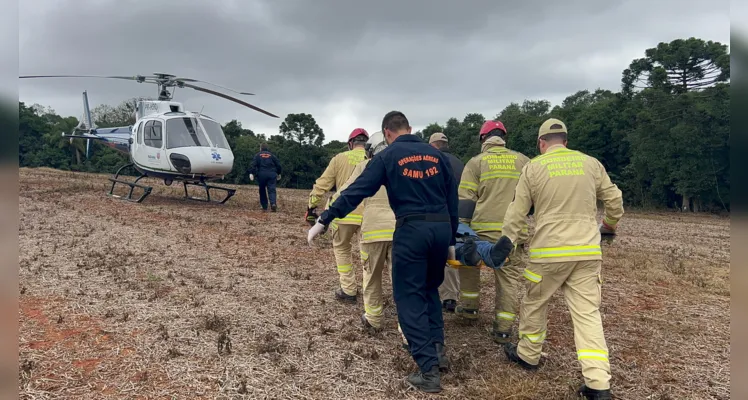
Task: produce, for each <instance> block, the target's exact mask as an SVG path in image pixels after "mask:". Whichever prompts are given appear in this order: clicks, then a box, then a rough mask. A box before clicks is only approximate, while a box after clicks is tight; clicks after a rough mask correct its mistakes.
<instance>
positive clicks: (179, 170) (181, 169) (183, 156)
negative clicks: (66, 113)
mask: <svg viewBox="0 0 748 400" xmlns="http://www.w3.org/2000/svg"><path fill="white" fill-rule="evenodd" d="M20 78H22V79H28V78H105V79H122V80H131V81H135V82H138V83H152V84H156V85H157V86H158V98H157V100H140V101H137V103H136V106H135V123H134V124H133V125H131V126H125V127H115V128H97V127H96V126H95V124H94V123H93V121H92V119H91V112H90V108H89V105H88V93H87V92H85V91H84V92H83V119H82V120H81V122H80V123H79V124H78V126H77V127H76V128H75V129H74V131H73V132H72V133H70V134H66V133H64V132H63V133H62V136H63V137H64V138H70V140H71V141H72V140H73V139H87V146H86V153H87V154H86V156H88V152H89V147H90V146H89V145H90V141H91V140H99V141H102V142H103V143H104V144H106V145H107V146H109V147H111V148H113V149H115V150H118V151H120V152H122V153H125V154H127V155H129V159H130V160H129V161H130V162H129V163H128V164H125V165H123V166H122V167H120V168H119V169H117V171H116V172H115V173H114V175H113V176H112V177H110V178H109V181H110V182H111V183H112V185H111V189H110V190H109V193H107V195H108V196H110V197H114V198H119V199H123V200H127V201H131V202H135V203H140V202H142V201H143V200H144V199H145V198H146V197H148V195H149V194H150V193H151V191H152V189H153V188H152V187H151V186H147V185H144V184H142V183H139V182H140V180H141V179H143V178H157V179H162V180H163V182H164V184H165V185H166V186H171V185H172V183H174V182H175V181H178V182H182V184H183V185H184V197H185V198H187V199H190V200H199V201H205V202H217V203H219V204H224V203H225V202H226V201H228V200H229V199H230V198H231V197H232V196H233V195H234V193H235V192H236V190H235V189H230V188H225V187H221V186H215V185H211V184H210V183H209V182H211V181H215V180H219V179H223V178H224V177H225V176H226V175H227V174H229V173H230V172H231V170H232V168H233V164H234V154H233V153H232V152H231V148H230V146H229V144H228V141H227V140H226V136H225V135H224V133H223V129H222V128H221V124H219V123H218V122H217V121H216V120H214V119H213V118H211V117H209V116H207V115H205V114H203V113H202V111H201V112H194V111H187V110H185V109H184V106H183V104H182V103H180V102H176V101H173V95H174V92H175V91H176V89H177V88H185V87H186V88H191V89H195V90H197V91H200V92H204V93H208V94H212V95H214V96H218V97H221V98H224V99H227V100H230V101H233V102H235V103H238V104H241V105H243V106H245V107H248V108H251V109H253V110H255V111H258V112H261V113H263V114H265V115H268V116H270V117H273V118H278V116H277V115H275V114H272V113H270V112H268V111H265V110H263V109H261V108H258V107H256V106H253V105H252V104H249V103H247V102H245V101H243V100H240V99H238V98H235V97H232V96H229V95H226V94H224V93H221V92H217V91H214V90H211V89H207V88H205V87H201V86H197V85H195V83H203V84H208V85H212V86H216V87H219V88H221V89H224V90H227V91H230V92H234V93H237V94H239V95H253V93H248V92H238V91H235V90H232V89H229V88H226V87H223V86H220V85H216V84H213V83H210V82H206V81H200V80H197V79H191V78H181V77H177V76H175V75H171V74H164V73H154V74H153V75H150V76H144V75H136V76H100V75H26V76H20ZM170 88H171V89H172V91H171V92H170V91H169V89H170ZM130 168H132V169H134V170H135V172H136V173H138V174H139V176H138V177H137V178H136V179H135V180H134V181H129V180H126V179H125V178H123V176H122V174H123V172H126V171H127V170H128V169H130ZM118 184H119V185H125V186H126V187H129V191H128V192H127V195H124V196H122V195H117V194H115V193H114V190H115V186H116V185H118ZM188 186H197V187H201V188H203V189H205V197H193V196H191V195H190V194H189V192H188ZM136 188H138V189H141V190H142V194H141V195H140V196H137V197H133V191H134V190H135V189H136ZM211 190H214V191H219V192H220V191H222V192H225V196H223V197H222V198H218V199H212V198H211Z"/></svg>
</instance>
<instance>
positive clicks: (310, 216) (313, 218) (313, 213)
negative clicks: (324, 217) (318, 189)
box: [304, 207, 319, 226]
mask: <svg viewBox="0 0 748 400" xmlns="http://www.w3.org/2000/svg"><path fill="white" fill-rule="evenodd" d="M318 218H319V215H317V207H313V208H307V210H306V213H304V219H306V223H307V224H309V226H314V224H315V223H316V222H317V219H318Z"/></svg>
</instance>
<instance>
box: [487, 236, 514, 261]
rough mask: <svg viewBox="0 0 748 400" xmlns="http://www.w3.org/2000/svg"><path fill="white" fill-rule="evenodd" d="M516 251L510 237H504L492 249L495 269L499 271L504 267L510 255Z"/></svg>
mask: <svg viewBox="0 0 748 400" xmlns="http://www.w3.org/2000/svg"><path fill="white" fill-rule="evenodd" d="M512 250H514V244H513V243H512V241H511V240H509V238H508V237H506V236H502V237H501V238H499V241H498V242H496V244H495V245H493V248H492V249H491V261H493V268H494V269H499V268H501V267H503V266H504V263H505V262H506V260H507V258H509V254H510V253H511V252H512Z"/></svg>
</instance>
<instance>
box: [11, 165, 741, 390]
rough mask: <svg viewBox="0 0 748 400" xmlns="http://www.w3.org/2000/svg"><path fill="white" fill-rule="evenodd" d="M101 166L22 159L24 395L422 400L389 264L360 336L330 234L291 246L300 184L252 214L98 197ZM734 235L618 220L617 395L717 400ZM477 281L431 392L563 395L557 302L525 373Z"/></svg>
mask: <svg viewBox="0 0 748 400" xmlns="http://www.w3.org/2000/svg"><path fill="white" fill-rule="evenodd" d="M106 178H107V175H94V174H82V173H72V172H62V171H55V170H50V169H22V170H21V171H20V186H21V188H20V189H21V190H20V199H19V203H20V204H19V209H20V228H19V241H20V257H19V264H20V267H19V277H20V287H19V293H20V296H19V298H20V308H19V323H20V332H19V348H20V360H19V366H18V370H19V394H20V396H21V397H22V398H27V399H35V398H91V399H93V398H97V399H98V398H137V397H141V398H278V399H283V398H288V399H292V398H293V399H303V398H328V399H338V398H340V399H343V398H347V399H350V398H362V399H363V398H366V399H386V398H387V399H390V398H391V399H394V398H427V396H424V395H421V394H418V393H414V392H411V391H408V390H406V389H404V388H403V386H402V385H401V380H402V378H403V377H404V375H405V374H406V373H408V372H411V371H413V370H415V365H414V363H413V361H412V360H411V358H410V357H409V356H408V355H407V354H406V353H405V352H404V351H403V350H402V349H401V348H400V337H399V333H398V332H397V327H396V320H395V318H396V311H395V308H394V304H393V302H392V300H391V288H390V285H389V276H388V275H389V274H384V276H385V277H384V279H385V285H384V286H385V296H386V299H387V300H386V305H385V321H384V331H383V332H381V333H377V334H374V335H369V334H367V333H365V332H364V331H362V329H361V328H360V323H359V317H360V314H361V313H362V312H363V305H362V304H361V300H359V302H358V304H356V305H347V304H340V303H337V302H336V301H335V300H334V299H333V296H332V291H333V290H334V289H335V287H336V285H337V272H336V269H335V262H334V258H333V255H332V251H331V247H330V242H329V240H327V239H324V238H323V239H321V240H320V241H319V242H318V243H317V245H316V247H314V248H310V247H309V246H307V244H306V229H307V226H306V225H305V223H304V221H303V217H302V216H303V213H304V211H305V208H306V197H307V195H308V192H307V191H297V190H284V189H281V190H279V201H278V204H279V208H280V209H279V212H278V213H262V212H261V211H260V210H259V204H258V203H259V202H258V194H257V187H256V186H239V187H237V188H238V191H237V194H236V195H235V196H234V198H232V199H231V200H229V202H228V203H226V204H224V205H213V204H202V203H197V202H193V201H188V200H183V199H181V198H180V197H181V196H182V194H183V192H182V190H183V189H182V188H181V187H180V186H176V185H174V186H172V187H165V186H163V185H162V184H161V183H159V182H158V181H153V180H148V181H146V182H148V183H149V184H152V185H153V187H154V190H153V193H152V194H151V196H150V197H148V198H147V199H146V200H145V201H144V202H143V203H141V204H132V203H127V202H123V201H119V200H116V199H110V198H107V197H106V196H105V195H104V192H105V190H107V182H108V181H107V180H106ZM729 228H730V221H729V219H727V218H720V217H712V216H704V215H685V214H681V213H637V212H629V213H627V215H626V216H625V218H624V220H623V222H622V223H621V228H620V235H619V236H618V238H617V239H616V240H615V241H614V242H613V243H612V244H608V245H605V247H604V252H605V261H604V263H603V279H604V283H603V306H602V310H603V318H604V319H603V323H604V326H605V330H606V337H607V340H608V345H609V347H610V353H611V359H612V369H613V385H614V391H615V394H616V395H617V396H618V398H621V399H727V398H729V384H730V367H729V362H728V361H729V356H730V347H729V345H730V344H729V341H730V333H729V324H730V308H729V301H730V289H729V276H730V274H729V257H730V240H729V239H730V233H729ZM354 251H356V252H357V251H358V250H357V248H356V249H354ZM356 270H357V274H358V279H359V284H360V278H361V275H360V273H361V271H360V263H359V262H358V261H356ZM482 281H483V285H482V287H481V316H480V319H479V321H478V322H477V323H473V324H466V323H463V322H460V321H458V320H457V319H456V318H455V317H454V316H453V315H446V316H445V324H446V334H447V340H448V342H447V346H448V349H449V351H450V355H451V357H452V361H453V364H454V372H453V373H451V374H448V375H446V376H445V377H444V378H443V386H444V391H443V393H442V394H441V395H440V396H439V397H440V398H447V399H451V398H454V399H463V398H465V399H467V398H489V399H492V398H495V399H505V398H511V399H571V398H573V391H574V389H575V388H576V387H577V386H578V385H579V384H580V383H581V376H580V372H579V365H578V363H577V361H576V358H575V349H574V340H573V329H572V326H571V320H570V317H569V313H568V311H567V310H566V306H565V304H564V301H563V296H562V295H561V294H560V293H558V294H556V296H555V297H554V299H553V301H552V303H551V309H550V312H549V325H548V331H549V336H548V340H547V342H546V344H545V346H544V349H543V352H544V364H543V366H542V367H541V369H540V370H539V371H538V372H536V373H528V372H525V371H523V370H520V369H519V368H517V367H515V366H513V365H510V364H508V363H507V361H506V359H505V357H504V355H503V353H502V352H501V349H500V348H499V347H498V346H497V345H495V344H494V343H493V342H492V341H491V340H490V339H489V337H488V331H489V329H490V326H491V314H492V308H493V307H492V305H493V277H492V274H491V273H490V272H489V271H483V272H482ZM520 292H523V291H520ZM521 294H522V293H520V295H521Z"/></svg>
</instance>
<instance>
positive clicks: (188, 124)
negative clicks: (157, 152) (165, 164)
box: [166, 117, 208, 149]
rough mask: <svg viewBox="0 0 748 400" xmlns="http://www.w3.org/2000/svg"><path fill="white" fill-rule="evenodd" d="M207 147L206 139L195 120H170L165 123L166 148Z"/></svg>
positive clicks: (187, 118) (186, 118)
mask: <svg viewBox="0 0 748 400" xmlns="http://www.w3.org/2000/svg"><path fill="white" fill-rule="evenodd" d="M177 147H208V139H206V137H205V132H203V130H202V129H201V128H200V125H199V124H198V123H197V120H196V119H195V118H189V117H184V118H170V119H168V120H167V121H166V148H167V149H173V148H177Z"/></svg>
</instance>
